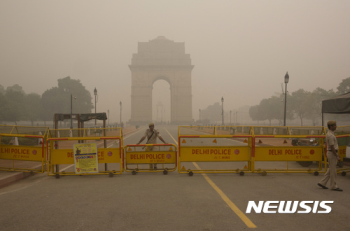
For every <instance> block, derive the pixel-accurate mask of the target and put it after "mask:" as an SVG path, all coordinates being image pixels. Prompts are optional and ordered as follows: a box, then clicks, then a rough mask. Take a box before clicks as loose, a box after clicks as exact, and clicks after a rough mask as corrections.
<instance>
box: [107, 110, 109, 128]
mask: <svg viewBox="0 0 350 231" xmlns="http://www.w3.org/2000/svg"><path fill="white" fill-rule="evenodd" d="M107 113H108V126H109V109H108V110H107Z"/></svg>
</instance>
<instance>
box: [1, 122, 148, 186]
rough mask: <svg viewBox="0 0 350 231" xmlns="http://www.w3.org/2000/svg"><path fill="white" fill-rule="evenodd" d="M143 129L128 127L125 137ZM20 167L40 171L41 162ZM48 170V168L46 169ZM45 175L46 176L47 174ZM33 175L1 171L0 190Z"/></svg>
mask: <svg viewBox="0 0 350 231" xmlns="http://www.w3.org/2000/svg"><path fill="white" fill-rule="evenodd" d="M140 129H142V127H139V128H138V129H136V128H135V126H132V127H126V128H124V129H123V133H124V134H123V135H124V136H125V135H128V134H130V133H134V132H137V131H139V130H140ZM16 162H17V165H16V166H18V167H21V168H32V169H40V168H41V164H40V163H39V162H33V161H16ZM0 166H2V167H12V160H0ZM44 169H46V167H44ZM43 174H46V173H45V172H44V173H43ZM31 175H32V174H31V173H30V172H13V171H10V172H8V171H1V170H0V188H3V187H6V186H8V185H10V184H13V183H15V182H17V181H19V180H21V179H24V178H26V177H28V176H31Z"/></svg>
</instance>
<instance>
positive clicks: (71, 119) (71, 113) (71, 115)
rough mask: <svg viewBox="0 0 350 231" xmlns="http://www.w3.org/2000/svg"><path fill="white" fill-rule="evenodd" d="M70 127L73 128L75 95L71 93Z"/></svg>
mask: <svg viewBox="0 0 350 231" xmlns="http://www.w3.org/2000/svg"><path fill="white" fill-rule="evenodd" d="M70 129H73V95H72V94H70Z"/></svg>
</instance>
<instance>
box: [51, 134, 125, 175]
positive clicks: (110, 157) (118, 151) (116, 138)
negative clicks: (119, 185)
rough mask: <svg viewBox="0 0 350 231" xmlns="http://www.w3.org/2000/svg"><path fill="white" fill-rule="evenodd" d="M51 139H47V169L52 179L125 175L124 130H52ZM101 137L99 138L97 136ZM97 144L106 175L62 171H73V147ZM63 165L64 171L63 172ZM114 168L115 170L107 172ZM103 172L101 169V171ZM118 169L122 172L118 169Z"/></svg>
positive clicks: (99, 161)
mask: <svg viewBox="0 0 350 231" xmlns="http://www.w3.org/2000/svg"><path fill="white" fill-rule="evenodd" d="M49 135H50V136H51V137H50V138H48V139H47V143H48V144H47V147H48V151H47V152H48V165H47V172H48V175H49V176H53V175H54V176H56V177H57V178H59V177H60V176H61V175H106V174H108V175H109V176H113V175H115V174H122V172H123V161H122V146H123V136H122V128H105V129H104V128H99V129H98V132H97V130H96V129H95V128H80V129H53V130H49ZM97 135H99V136H97ZM90 143H93V144H96V147H97V155H98V165H100V164H104V171H101V170H99V171H98V172H96V173H76V172H75V171H74V172H67V171H63V170H65V169H67V168H71V167H74V165H75V162H74V151H73V146H74V145H76V144H82V145H83V144H90ZM60 165H68V166H63V167H64V169H61V171H60V167H59V166H60ZM110 165H113V166H112V168H114V169H113V170H108V168H111V167H110ZM98 168H99V169H100V167H98ZM117 168H119V170H118V169H117Z"/></svg>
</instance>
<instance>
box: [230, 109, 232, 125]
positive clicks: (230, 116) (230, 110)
mask: <svg viewBox="0 0 350 231" xmlns="http://www.w3.org/2000/svg"><path fill="white" fill-rule="evenodd" d="M231 118H232V110H230V125H232V121H231Z"/></svg>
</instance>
